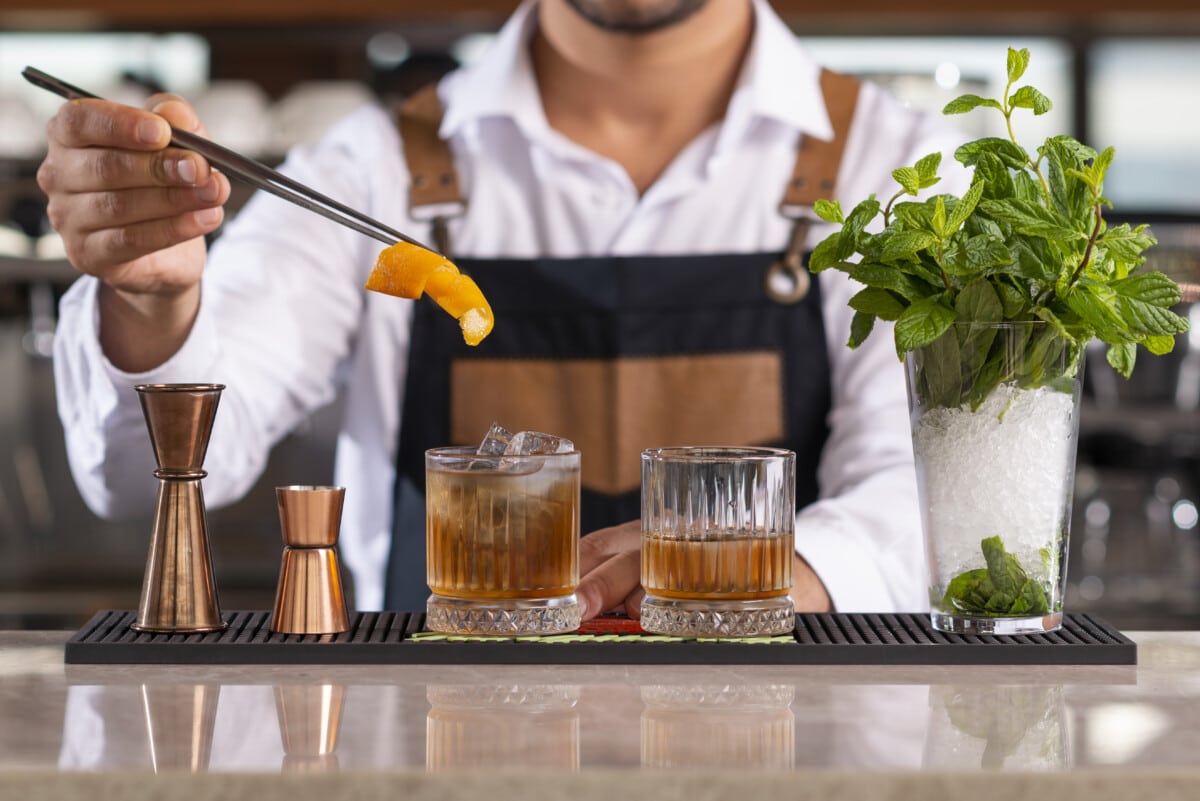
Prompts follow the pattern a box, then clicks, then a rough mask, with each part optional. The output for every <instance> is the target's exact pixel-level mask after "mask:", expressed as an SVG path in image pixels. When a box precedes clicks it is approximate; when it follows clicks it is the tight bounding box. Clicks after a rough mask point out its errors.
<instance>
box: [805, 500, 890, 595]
mask: <svg viewBox="0 0 1200 801" xmlns="http://www.w3.org/2000/svg"><path fill="white" fill-rule="evenodd" d="M796 553H798V554H799V555H800V557H801V558H802V559H804V561H805V562H808V565H809V567H811V568H812V569H813V572H815V573H816V574H817V577H818V578H819V579H821V582H822V583H823V584H824V585H825V591H826V592H827V593H828V594H829V600H830V603H831V604H832V607H833V611H835V612H894V611H897V610H896V609H895V608H894V607H895V605H896V602H895V600H894V599H893V598H892V596H891V593H890V592H889V591H888V585H887V580H886V579H885V577H884V574H883V571H882V570H881V569H880V565H879V563H878V561H877V560H878V547H877V546H876V547H872V543H864V542H861V541H859V539H858V538H857V537H856V536H855V534H854V532H852V531H849V530H847V528H846V525H845V523H844V521H843V520H841V519H840V515H837V514H833V513H831V512H830V511H827V510H823V509H820V508H819V507H809V508H808V509H807V510H805V511H804V513H802V514H801V515H799V516H798V517H797V519H796Z"/></svg>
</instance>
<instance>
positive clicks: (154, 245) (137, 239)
mask: <svg viewBox="0 0 1200 801" xmlns="http://www.w3.org/2000/svg"><path fill="white" fill-rule="evenodd" d="M222 215H223V213H222V210H221V208H220V207H219V206H217V207H214V208H208V209H201V210H199V211H193V212H188V213H186V214H179V215H176V216H174V217H166V218H164V219H161V220H150V221H148V222H142V223H137V224H135V225H126V226H123V227H120V228H106V229H102V230H98V231H92V232H91V233H88V234H85V235H84V236H82V237H80V243H81V247H82V251H83V252H86V253H87V254H88V258H87V259H82V258H79V257H78V256H74V255H73V254H71V253H69V252H68V254H67V255H68V256H71V257H72V262H73V263H74V264H76V266H78V267H79V268H80V269H84V270H86V271H88V272H91V271H93V270H97V269H101V268H103V267H106V266H109V265H113V264H122V263H124V262H129V261H133V260H134V259H138V258H141V257H142V256H145V255H147V254H149V253H154V252H155V251H159V250H164V249H166V248H169V247H172V246H173V245H178V244H179V243H180V242H187V241H188V240H190V239H195V238H196V237H198V236H202V235H204V234H207V233H209V232H210V231H212V230H214V229H216V227H217V226H218V225H220V223H221V219H222Z"/></svg>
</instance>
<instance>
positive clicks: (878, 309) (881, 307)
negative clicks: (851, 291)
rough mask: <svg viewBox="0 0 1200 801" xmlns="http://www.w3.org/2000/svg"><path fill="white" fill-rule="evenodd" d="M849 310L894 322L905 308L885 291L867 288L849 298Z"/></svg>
mask: <svg viewBox="0 0 1200 801" xmlns="http://www.w3.org/2000/svg"><path fill="white" fill-rule="evenodd" d="M850 308H852V309H854V310H855V311H859V312H863V313H864V314H872V315H874V316H876V317H878V318H880V319H881V320H895V319H896V318H898V317H899V316H900V315H901V314H903V313H904V308H905V306H904V304H903V303H901V302H900V301H898V300H896V296H895V295H893V294H892V293H891V292H888V291H887V290H886V289H879V288H877V287H867V288H866V289H863V290H861V291H859V292H858V294H856V295H855V296H854V297H852V298H850Z"/></svg>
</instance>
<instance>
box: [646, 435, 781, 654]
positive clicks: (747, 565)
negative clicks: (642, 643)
mask: <svg viewBox="0 0 1200 801" xmlns="http://www.w3.org/2000/svg"><path fill="white" fill-rule="evenodd" d="M795 494H796V455H795V454H794V453H792V452H791V451H788V450H781V449H778V448H741V447H705V448H700V447H682V448H659V449H653V450H646V451H643V452H642V586H643V587H644V588H645V590H646V598H645V600H644V601H643V602H642V621H641V625H642V628H643V629H645V630H646V631H652V632H656V633H659V634H671V635H676V636H684V637H694V636H699V637H751V636H758V635H768V634H786V633H787V632H790V631H792V630H793V629H794V628H795V623H796V621H795V613H794V609H793V607H792V600H791V598H789V597H788V592H789V591H790V590H791V588H792V561H793V559H794V557H793V554H794V553H795V547H794V529H795V514H796V509H795Z"/></svg>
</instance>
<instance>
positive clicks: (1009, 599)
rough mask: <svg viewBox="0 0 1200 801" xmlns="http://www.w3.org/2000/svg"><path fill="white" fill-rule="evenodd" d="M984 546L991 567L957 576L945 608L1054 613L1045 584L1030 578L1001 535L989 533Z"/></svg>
mask: <svg viewBox="0 0 1200 801" xmlns="http://www.w3.org/2000/svg"><path fill="white" fill-rule="evenodd" d="M980 546H981V547H982V549H983V558H984V561H985V562H987V567H986V568H982V567H981V568H979V569H977V570H968V571H967V572H965V573H960V574H959V575H957V576H955V577H954V579H953V580H952V581H951V582H950V586H949V587H947V588H946V594H945V595H944V596H943V597H942V607H943V608H945V609H951V610H958V611H960V612H968V613H972V614H985V615H1015V616H1018V617H1024V616H1030V615H1046V614H1049V613H1050V600H1049V598H1047V596H1046V590H1045V588H1043V587H1042V585H1041V584H1039V583H1038V582H1036V581H1034V580H1033V579H1031V578H1029V575H1028V574H1027V573H1026V572H1025V569H1024V568H1022V567H1021V563H1020V562H1018V561H1017V558H1016V557H1015V556H1013V555H1012V554H1010V553H1009V552H1008V551H1006V550H1004V543H1003V542H1001V540H1000V538H999V537H988V538H986V539H984V540H983V541H982V542H981V543H980Z"/></svg>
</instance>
